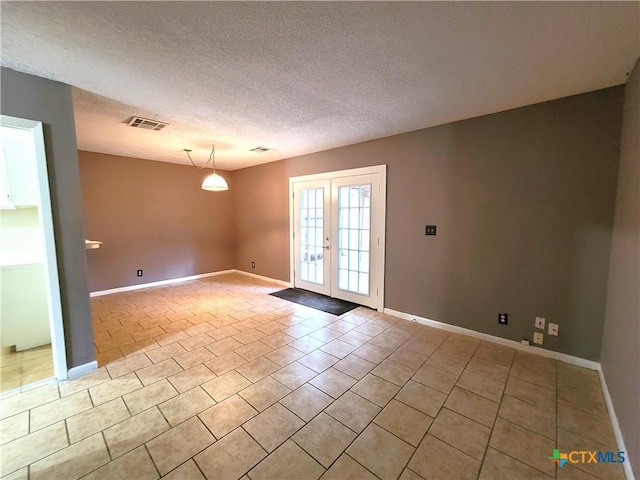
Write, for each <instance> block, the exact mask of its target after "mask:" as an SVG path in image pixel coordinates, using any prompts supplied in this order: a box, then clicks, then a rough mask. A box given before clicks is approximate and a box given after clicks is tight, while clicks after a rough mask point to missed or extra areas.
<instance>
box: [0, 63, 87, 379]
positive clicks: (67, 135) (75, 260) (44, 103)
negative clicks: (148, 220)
mask: <svg viewBox="0 0 640 480" xmlns="http://www.w3.org/2000/svg"><path fill="white" fill-rule="evenodd" d="M1 75H2V82H1V96H2V104H1V105H0V111H1V112H2V114H3V115H10V116H13V117H19V118H25V119H28V120H36V121H40V122H42V124H43V129H44V139H45V150H46V154H47V166H48V169H49V185H50V189H51V203H52V210H53V224H54V231H55V240H56V250H57V257H58V274H59V277H60V293H61V298H62V315H63V322H64V332H65V342H66V349H67V363H68V367H69V368H71V367H75V366H78V365H82V364H85V363H87V362H91V361H93V360H94V359H95V353H94V349H93V329H92V325H91V307H90V302H89V291H88V289H87V279H86V257H85V249H84V233H83V228H82V200H81V196H80V175H79V172H78V154H77V147H76V133H75V124H74V119H73V105H72V102H71V87H69V86H68V85H64V84H62V83H58V82H53V81H51V80H46V79H44V78H40V77H35V76H32V75H26V74H23V73H19V72H16V71H14V70H10V69H7V68H4V67H3V68H2V71H1Z"/></svg>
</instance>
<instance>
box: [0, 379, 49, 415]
mask: <svg viewBox="0 0 640 480" xmlns="http://www.w3.org/2000/svg"><path fill="white" fill-rule="evenodd" d="M58 398H60V394H59V393H58V385H57V384H55V383H50V384H47V385H45V386H43V387H38V388H34V389H33V390H29V391H27V392H23V393H17V394H15V395H11V396H7V397H3V398H2V402H0V420H2V419H4V418H7V417H11V416H13V415H15V414H17V413H20V412H24V411H25V410H29V409H31V408H34V407H37V406H38V405H42V404H44V403H48V402H52V401H53V400H57V399H58Z"/></svg>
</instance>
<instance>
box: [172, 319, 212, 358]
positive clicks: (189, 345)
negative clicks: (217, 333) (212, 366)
mask: <svg viewBox="0 0 640 480" xmlns="http://www.w3.org/2000/svg"><path fill="white" fill-rule="evenodd" d="M201 325H202V324H201ZM189 328H193V327H189ZM201 328H208V329H209V330H213V327H212V326H211V325H209V324H204V327H201ZM214 342H216V339H214V338H213V337H211V336H209V335H207V334H206V333H205V332H202V333H200V334H199V335H194V336H193V337H189V338H185V339H182V340H180V345H182V346H183V347H184V348H185V349H186V350H189V351H191V350H198V349H200V348H202V347H204V346H205V345H209V344H211V343H214Z"/></svg>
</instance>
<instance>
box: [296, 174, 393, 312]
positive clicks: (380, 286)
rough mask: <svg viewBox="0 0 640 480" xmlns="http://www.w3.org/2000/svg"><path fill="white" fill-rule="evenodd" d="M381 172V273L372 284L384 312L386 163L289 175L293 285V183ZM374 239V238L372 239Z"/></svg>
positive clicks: (378, 266) (378, 265)
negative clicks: (297, 175) (374, 283)
mask: <svg viewBox="0 0 640 480" xmlns="http://www.w3.org/2000/svg"><path fill="white" fill-rule="evenodd" d="M375 173H378V174H380V192H379V198H380V208H378V213H377V215H378V218H377V219H376V220H377V221H378V225H380V228H379V232H380V234H379V236H378V241H379V244H380V250H379V251H380V254H379V255H378V259H377V261H378V263H377V265H376V266H377V268H378V272H379V274H378V275H377V282H376V283H377V284H376V285H372V286H371V288H372V292H373V289H376V290H377V293H378V295H377V298H378V301H377V306H376V309H377V311H378V312H382V311H383V310H384V266H385V256H386V250H385V245H386V243H385V237H386V231H387V226H386V221H385V220H386V218H387V166H386V165H375V166H371V167H362V168H353V169H350V170H339V171H335V172H325V173H317V174H312V175H302V176H299V177H289V281H290V283H291V285H292V286H295V278H294V275H295V265H296V258H295V240H294V238H293V234H294V232H295V227H294V217H293V216H294V209H295V202H294V198H293V184H294V183H297V182H307V181H313V180H328V179H332V178H344V177H353V176H358V175H367V174H375ZM372 241H373V239H372Z"/></svg>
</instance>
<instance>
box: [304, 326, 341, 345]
mask: <svg viewBox="0 0 640 480" xmlns="http://www.w3.org/2000/svg"><path fill="white" fill-rule="evenodd" d="M305 323H307V322H303V325H304V324H305ZM312 328H314V327H312ZM309 335H310V336H311V337H313V338H317V339H318V340H322V341H323V342H327V343H330V342H332V341H333V340H335V339H336V338H338V337H340V336H341V335H342V333H340V332H338V331H336V330H333V329H331V328H327V327H323V328H319V329H318V330H315V331H314V332H312V333H310V334H309Z"/></svg>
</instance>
